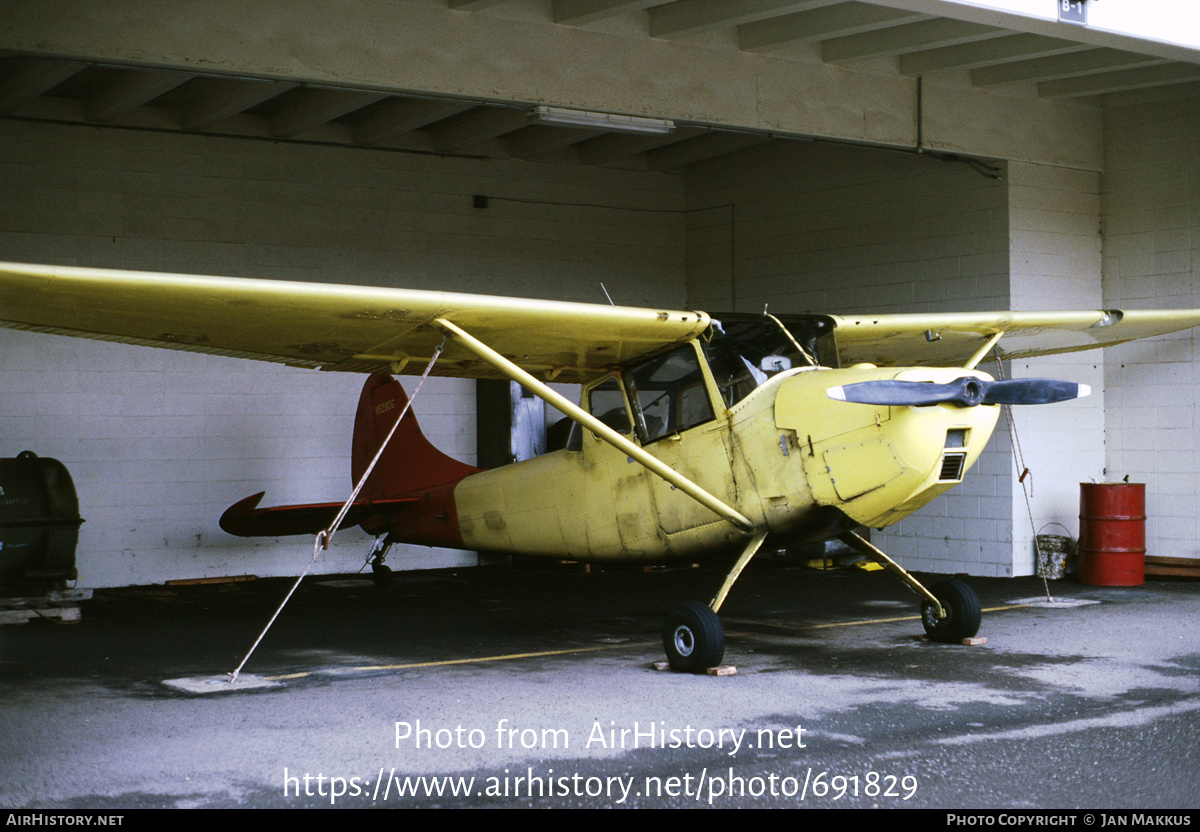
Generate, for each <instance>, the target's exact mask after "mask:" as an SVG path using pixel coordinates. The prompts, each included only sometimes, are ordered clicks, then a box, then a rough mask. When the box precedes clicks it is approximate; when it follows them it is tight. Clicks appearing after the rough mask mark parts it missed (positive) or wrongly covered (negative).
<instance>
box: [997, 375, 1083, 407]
mask: <svg viewBox="0 0 1200 832" xmlns="http://www.w3.org/2000/svg"><path fill="white" fill-rule="evenodd" d="M1091 392H1092V388H1091V387H1089V386H1088V385H1086V384H1076V383H1075V382H1073V381H1058V380H1057V379H1052V378H1013V379H1007V380H1004V381H989V382H986V383H985V387H984V392H983V403H984V404H1053V403H1054V402H1065V401H1070V400H1071V399H1082V398H1083V397H1084V396H1087V395H1089V394H1091Z"/></svg>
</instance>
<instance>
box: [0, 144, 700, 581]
mask: <svg viewBox="0 0 1200 832" xmlns="http://www.w3.org/2000/svg"><path fill="white" fill-rule="evenodd" d="M475 194H482V195H486V196H489V197H491V202H490V205H489V207H488V208H487V209H476V208H474V207H473V205H472V196H473V195H475ZM594 206H612V207H611V208H610V207H594ZM683 207H684V199H683V182H682V179H681V177H677V176H668V175H664V174H654V173H647V172H632V171H615V170H602V169H597V168H587V167H556V166H554V165H532V164H528V163H523V162H503V161H491V162H484V161H481V160H469V159H454V158H439V157H430V156H417V155H406V154H401V153H389V152H378V151H370V150H355V149H349V148H332V147H317V146H309V145H300V144H285V143H279V144H276V143H268V142H255V141H248V140H235V139H219V138H211V137H204V136H189V135H168V134H159V133H150V132H136V131H129V130H116V129H111V130H106V129H96V128H92V127H88V128H81V127H72V126H61V125H51V124H34V123H21V122H13V121H7V122H0V259H3V260H12V261H18V262H37V263H53V264H64V265H86V266H99V267H112V268H133V269H148V270H161V271H173V272H193V273H200V274H224V275H233V276H247V277H266V278H282V279H291V280H313V281H323V282H345V283H358V284H366V285H394V286H404V287H412V288H444V289H450V290H457V291H469V292H487V293H498V294H511V295H525V296H540V297H557V298H563V299H570V300H591V301H596V302H604V296H603V292H602V291H601V289H600V285H599V284H600V282H601V281H603V282H604V284H605V286H606V287H607V288H608V290H609V292H610V293H612V295H613V297H614V298H616V299H618V300H619V301H622V302H626V303H633V304H636V303H655V304H670V305H673V306H675V305H680V304H682V302H683V296H684V292H683V286H684V270H683V261H684V255H683V251H684V245H685V238H684V226H683V222H684V221H683V214H682V209H683ZM361 384H362V378H361V377H359V376H349V375H342V374H337V373H318V372H311V371H301V370H294V369H290V368H285V367H279V366H276V365H272V364H264V363H259V362H249V361H239V360H235V359H225V358H217V357H213V356H203V355H196V354H190V353H181V352H173V351H162V350H150V349H143V348H137V347H130V346H124V345H117V344H108V343H99V342H91V341H83V340H78V339H68V338H60V337H56V336H50V335H39V334H30V333H24V332H16V331H9V330H0V389H3V390H4V391H5V394H4V395H3V396H0V456H4V457H11V456H15V455H16V454H17V453H19V452H21V451H23V450H26V449H30V450H33V451H35V452H36V453H38V454H41V455H44V456H51V457H55V458H58V459H61V460H62V461H63V462H64V463H66V464H67V466H68V468H69V470H70V471H71V473H72V475H73V476H74V478H75V480H76V485H77V488H78V491H79V494H80V501H81V504H82V509H81V510H82V514H83V516H84V517H85V518H86V520H87V522H86V523H85V524H84V526H83V529H82V533H81V537H80V544H79V549H78V558H77V560H78V565H79V571H80V574H81V583H82V584H83V585H86V586H111V585H121V584H131V583H153V582H159V581H162V580H166V579H174V578H196V577H208V576H214V575H229V574H245V573H254V574H259V575H293V574H297V573H298V571H299V569H300V568H302V567H303V566H304V564H306V563H307V561H308V558H309V556H310V555H311V542H310V541H308V540H307V539H305V538H288V539H286V540H284V541H273V540H249V541H247V540H243V539H238V538H232V537H229V536H228V535H225V534H224V533H223V532H221V531H220V530H219V528H218V527H217V518H218V517H219V516H220V513H221V512H222V511H223V510H224V509H225V507H226V506H228V505H229V504H230V503H232V502H234V501H236V500H238V499H241V498H242V497H244V496H247V495H249V494H252V493H254V492H256V491H260V490H263V489H266V490H267V497H266V501H268V502H269V503H273V504H278V503H285V502H308V501H328V500H336V499H341V498H344V497H345V496H347V495H348V489H349V484H348V480H349V476H348V468H349V444H350V432H351V428H352V423H353V415H354V408H355V404H356V402H357V397H358V391H359V388H360V386H361ZM406 386H407V387H408V388H409V389H410V390H411V389H412V386H413V380H412V379H409V380H407V381H406ZM416 409H417V412H418V415H419V417H420V418H421V421H422V425H423V427H424V429H425V430H426V432H427V434H428V435H429V436H430V438H431V439H432V440H433V441H434V442H435V443H436V444H438V445H439V446H440V447H442V448H443V449H444V450H446V451H447V452H448V453H450V454H452V455H454V456H456V457H458V458H460V459H464V460H465V461H468V462H473V461H474V453H475V447H474V442H475V426H474V412H475V401H474V384H473V382H471V381H462V380H442V379H433V380H431V381H430V382H429V385H428V387H427V389H426V390H425V391H423V392H422V394H421V397H420V399H418V401H417V404H416ZM368 543H369V541H367V540H366V539H365V537H364V536H363V535H362V534H361V532H358V531H356V530H355V531H352V532H344V533H341V534H340V535H339V537H338V540H337V541H335V546H334V550H332V551H331V552H330V553H328V554H327V555H325V556H323V557H322V560H321V562H320V564H319V565H318V567H317V569H318V571H330V572H335V571H345V570H354V569H357V568H358V566H359V565H360V563H361V559H362V556H363V555H364V554H365V552H366V548H367V545H368ZM391 561H392V562H394V563H396V564H397V565H398V566H399V565H401V564H403V563H405V562H407V563H408V565H410V566H412V565H416V566H433V565H454V564H457V563H474V562H475V559H474V556H463V555H461V554H459V553H449V552H442V551H440V550H429V549H424V548H411V549H409V550H407V551H405V552H402V553H395V552H394V553H393V555H392V556H391Z"/></svg>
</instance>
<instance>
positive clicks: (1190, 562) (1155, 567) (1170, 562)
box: [1146, 557, 1200, 580]
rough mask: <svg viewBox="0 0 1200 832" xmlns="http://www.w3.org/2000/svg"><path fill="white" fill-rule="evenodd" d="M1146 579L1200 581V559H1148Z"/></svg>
mask: <svg viewBox="0 0 1200 832" xmlns="http://www.w3.org/2000/svg"><path fill="white" fill-rule="evenodd" d="M1146 577H1154V578H1191V579H1192V580H1200V559H1197V558H1161V557H1147V558H1146Z"/></svg>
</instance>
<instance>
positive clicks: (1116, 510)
mask: <svg viewBox="0 0 1200 832" xmlns="http://www.w3.org/2000/svg"><path fill="white" fill-rule="evenodd" d="M1079 580H1080V582H1081V583H1085V584H1089V585H1091V586H1140V585H1141V584H1144V583H1145V582H1146V486H1145V484H1143V483H1121V482H1101V483H1095V482H1081V483H1080V484H1079Z"/></svg>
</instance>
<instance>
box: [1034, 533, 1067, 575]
mask: <svg viewBox="0 0 1200 832" xmlns="http://www.w3.org/2000/svg"><path fill="white" fill-rule="evenodd" d="M1072 542H1073V541H1072V540H1071V538H1069V537H1067V536H1066V535H1062V534H1039V535H1038V536H1037V574H1038V577H1039V578H1049V579H1050V580H1052V581H1058V580H1061V579H1062V577H1063V575H1064V574H1065V573H1066V571H1067V555H1069V554H1071V543H1072Z"/></svg>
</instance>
